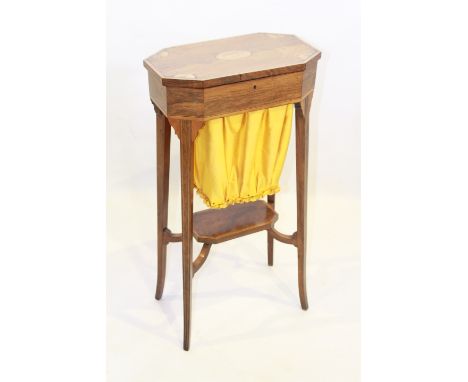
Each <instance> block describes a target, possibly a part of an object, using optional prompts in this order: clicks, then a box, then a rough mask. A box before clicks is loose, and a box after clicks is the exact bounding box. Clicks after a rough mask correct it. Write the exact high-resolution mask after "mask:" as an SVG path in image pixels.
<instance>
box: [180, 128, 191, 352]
mask: <svg viewBox="0 0 468 382" xmlns="http://www.w3.org/2000/svg"><path fill="white" fill-rule="evenodd" d="M180 173H181V185H182V189H181V195H182V279H183V299H184V350H189V347H190V325H191V315H192V273H193V269H192V236H193V221H192V217H193V141H192V122H191V121H181V123H180Z"/></svg>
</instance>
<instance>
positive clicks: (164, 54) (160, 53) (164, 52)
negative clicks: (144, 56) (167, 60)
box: [158, 50, 169, 57]
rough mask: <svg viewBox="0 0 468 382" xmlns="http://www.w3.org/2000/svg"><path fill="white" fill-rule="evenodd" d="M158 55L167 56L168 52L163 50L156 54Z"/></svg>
mask: <svg viewBox="0 0 468 382" xmlns="http://www.w3.org/2000/svg"><path fill="white" fill-rule="evenodd" d="M158 56H159V57H167V56H169V52H168V51H166V50H163V51H162V52H159V54H158Z"/></svg>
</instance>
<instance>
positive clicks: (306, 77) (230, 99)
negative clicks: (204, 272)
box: [144, 33, 320, 350]
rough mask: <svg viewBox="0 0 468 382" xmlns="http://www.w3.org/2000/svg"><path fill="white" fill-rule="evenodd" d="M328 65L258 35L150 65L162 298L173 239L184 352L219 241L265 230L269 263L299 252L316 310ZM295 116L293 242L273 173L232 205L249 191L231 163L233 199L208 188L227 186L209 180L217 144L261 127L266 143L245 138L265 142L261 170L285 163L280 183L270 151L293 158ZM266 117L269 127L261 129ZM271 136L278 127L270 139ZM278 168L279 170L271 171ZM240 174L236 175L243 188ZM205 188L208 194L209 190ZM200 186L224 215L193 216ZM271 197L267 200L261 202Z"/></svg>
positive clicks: (183, 51) (302, 287)
mask: <svg viewBox="0 0 468 382" xmlns="http://www.w3.org/2000/svg"><path fill="white" fill-rule="evenodd" d="M319 59H320V52H319V51H318V50H316V49H314V48H313V47H311V46H310V45H308V44H306V43H305V42H303V41H302V40H300V39H299V38H297V37H295V36H293V35H283V34H271V33H256V34H250V35H245V36H238V37H232V38H226V39H222V40H213V41H207V42H202V43H196V44H190V45H183V46H177V47H172V48H167V49H164V50H161V51H159V52H158V53H156V54H154V55H152V56H151V57H149V58H147V59H146V60H144V66H145V67H146V69H147V70H148V79H149V90H150V97H151V102H152V103H153V105H154V109H155V111H156V130H157V134H156V135H157V140H156V145H157V146H156V156H157V208H158V215H157V237H158V241H157V262H158V270H157V285H156V299H158V300H159V299H160V298H161V296H162V294H163V289H164V281H165V274H166V250H167V245H168V244H169V243H171V242H182V264H183V266H182V275H183V277H182V278H183V307H184V341H183V347H184V349H185V350H188V349H189V346H190V326H191V306H192V277H193V276H194V274H195V273H196V272H197V271H198V270H199V269H200V267H201V266H202V265H203V263H204V262H205V260H206V258H207V256H208V253H209V251H210V248H211V246H212V245H213V244H217V243H221V242H224V241H227V240H231V239H234V238H237V237H241V236H244V235H248V234H251V233H255V232H259V231H262V230H266V231H267V236H268V238H267V246H268V265H270V266H271V265H273V242H274V240H278V241H280V242H283V243H287V244H292V245H294V246H295V247H297V254H298V284H299V297H300V303H301V307H302V309H304V310H306V309H307V308H308V302H307V292H306V237H307V234H306V233H307V228H306V227H307V224H306V223H307V165H308V146H309V138H308V136H309V135H308V130H309V127H308V125H309V110H310V105H311V100H312V95H313V92H314V84H315V75H316V68H317V61H318V60H319ZM292 105H293V106H292ZM288 107H289V109H288ZM293 109H294V114H295V132H296V147H295V149H296V150H295V152H296V154H295V155H296V192H297V230H296V232H294V233H293V234H291V235H287V234H283V233H280V232H279V231H278V230H276V229H275V226H274V225H275V222H276V221H277V219H278V214H277V212H276V211H275V193H276V192H277V191H278V190H279V188H278V187H277V185H276V184H274V183H275V180H274V176H270V175H267V176H266V177H267V178H268V179H273V180H271V182H272V184H266V183H268V182H266V181H265V182H266V183H265V182H264V183H265V185H264V187H263V189H259V190H258V191H259V193H257V194H255V192H254V193H253V194H252V193H250V192H249V191H246V192H247V194H245V195H241V194H240V193H239V195H237V194H236V195H234V196H233V197H232V198H230V196H229V195H228V194H229V193H234V194H235V193H236V192H237V191H236V190H240V189H242V188H243V187H247V185H245V184H243V183H242V180H240V178H239V177H240V176H241V175H239V174H237V175H236V174H234V175H232V174H231V172H230V167H229V168H228V167H227V166H224V164H223V166H224V167H223V169H224V168H225V167H226V168H227V170H226V171H227V172H228V173H229V174H230V175H229V177H230V178H229V179H231V180H229V179H228V182H226V184H227V186H226V187H231V188H230V189H229V190H227V188H224V189H222V191H221V192H218V194H217V195H221V198H223V197H225V200H223V199H222V200H221V201H220V202H214V201H213V200H211V201H210V195H209V192H208V191H210V190H213V189H216V190H218V189H219V187H218V186H217V185H216V184H215V183H216V182H217V181H218V180H219V179H221V175H220V174H218V173H213V171H211V173H210V171H209V169H210V168H213V167H209V166H213V165H216V163H215V162H217V161H216V160H213V159H212V158H213V156H210V155H211V154H207V153H208V152H218V151H219V150H218V148H217V145H218V144H219V145H222V144H226V142H225V141H224V140H226V141H227V140H228V137H226V136H227V134H228V133H229V134H231V135H232V137H234V138H232V139H234V140H235V142H238V141H236V140H237V139H240V138H238V137H237V136H236V134H237V133H236V131H241V130H242V129H244V130H243V131H244V132H243V133H238V134H244V135H245V134H247V135H248V134H251V135H252V134H253V133H254V131H257V130H254V129H257V128H258V129H260V128H263V130H261V131H262V133H261V137H260V138H261V140H260V141H258V139H260V138H258V137H259V136H260V135H259V134H260V133H258V134H257V133H255V134H256V135H255V137H254V138H252V137H247V138H245V139H246V142H251V141H252V139H256V140H257V141H256V142H257V143H256V144H257V146H255V147H260V149H257V151H258V152H257V153H254V156H255V158H256V159H255V160H254V161H253V162H252V163H257V164H258V163H259V161H260V162H261V161H262V160H264V161H265V162H266V165H263V166H260V165H259V166H258V168H262V169H267V170H265V171H267V172H268V171H270V170H271V169H273V167H272V166H273V164H274V163H277V162H280V165H279V167H278V166H277V167H278V168H276V169H273V170H271V171H270V172H271V173H274V172H275V171H276V174H277V177H279V174H280V173H281V168H282V163H283V162H281V161H279V160H278V159H277V158H273V159H271V160H266V159H265V158H261V155H263V153H267V152H268V150H267V149H268V148H270V149H271V150H270V151H274V153H273V154H274V155H277V156H278V155H280V154H277V153H276V151H277V152H278V153H283V154H281V155H283V156H284V155H285V152H286V151H285V150H286V149H287V144H288V142H289V131H290V130H288V129H287V128H288V126H290V125H291V117H290V115H292V110H293ZM259 110H265V113H266V114H265V113H264V114H261V116H258V119H255V118H257V115H253V114H249V113H256V112H257V111H259ZM278 113H280V114H278ZM288 113H289V114H288ZM235 115H237V116H240V117H239V118H238V119H236V120H235V121H234V122H236V121H237V122H236V123H238V125H239V126H241V127H240V128H237V127H236V126H234V125H233V124H234V122H233V120H232V119H229V118H231V116H235ZM278 115H281V121H283V118H284V123H283V122H281V121H280V122H281V123H280V124H277V125H278V126H279V127H273V119H272V118H273V117H272V116H278ZM288 116H289V117H288ZM232 118H234V117H232ZM249 118H250V119H249ZM275 118H277V117H275ZM288 118H289V120H288ZM257 120H258V121H260V122H255V121H257ZM246 121H247V122H248V123H247V122H246ZM249 121H250V122H249ZM254 122H255V123H257V124H262V126H263V127H258V126H253V125H252V123H254ZM288 123H289V125H288ZM171 126H172V128H173V129H174V131H175V133H176V135H177V137H178V138H179V141H180V169H181V170H180V172H181V199H182V202H181V217H182V233H180V234H176V233H172V232H171V230H170V229H169V228H168V227H167V223H168V198H169V162H170V141H171ZM233 126H234V127H233ZM252 126H253V127H252ZM275 126H276V125H275ZM221 128H223V129H226V130H224V132H223V133H222V134H221V135H219V137H220V138H216V137H217V135H216V134H218V133H219V132H220V130H219V129H221ZM236 129H237V130H236ZM265 129H266V130H265ZM268 129H271V134H270V130H268ZM273 129H279V130H275V134H277V136H278V137H279V138H278V139H277V140H276V141H275V142H273V143H271V142H272V141H271V139H270V135H273V133H274V131H273ZM281 129H283V130H281ZM289 129H290V128H289ZM205 130H206V133H205V132H204V131H205ZM233 131H234V133H232V132H233ZM258 131H260V130H258ZM277 131H279V133H277ZM202 133H203V137H202ZM207 134H212V135H211V136H208V135H207ZM202 139H203V140H202ZM258 142H260V143H258ZM265 142H266V143H265ZM197 144H198V146H197ZM259 145H260V146H259ZM274 145H278V146H274ZM240 146H242V147H240ZM244 146H245V147H246V148H245V150H244ZM234 147H235V149H237V148H239V149H241V148H242V149H243V150H244V151H243V154H242V155H244V156H248V155H250V154H249V153H248V150H250V151H252V149H251V147H252V146H249V143H246V144H245V145H240V144H237V146H236V145H234ZM249 147H250V148H249ZM276 147H279V149H276ZM228 148H229V147H228V146H226V151H225V152H223V153H222V154H213V155H221V156H222V158H228V159H226V160H228V161H231V162H232V160H231V159H229V155H231V157H232V156H238V154H235V155H234V154H232V153H231V154H229V153H230V151H229V150H228ZM217 150H218V151H217ZM281 150H282V151H281ZM254 151H255V150H254ZM265 155H267V154H265ZM280 159H282V160H284V158H280ZM236 160H237V159H236ZM255 161H256V162H255ZM268 161H269V162H268ZM231 162H229V163H231ZM270 162H271V163H273V164H272V165H271V166H270V165H269V163H270ZM223 163H224V162H223ZM226 163H227V162H226ZM246 163H249V162H247V161H246V160H245V161H244V162H243V163H241V165H240V167H241V168H242V169H243V171H244V172H247V173H248V174H251V173H252V171H253V170H252V169H253V167H255V166H257V164H254V165H252V166H250V165H246ZM233 166H234V165H233ZM269 169H270V170H269ZM223 171H224V170H223ZM259 171H263V170H259ZM234 172H235V171H234ZM194 173H195V175H194ZM268 174H269V173H268ZM257 175H258V174H257ZM232 176H235V180H234V181H232ZM249 176H250V175H249ZM252 176H254V175H252ZM255 176H256V175H255ZM245 179H250V178H248V177H247V178H245ZM252 179H253V178H252ZM255 179H256V180H255V182H257V183H255V184H250V185H248V186H250V187H253V188H254V189H256V188H255V187H257V188H258V187H260V186H259V184H260V183H261V185H263V183H262V182H263V181H264V180H263V179H264V177H261V176H260V177H259V176H257V177H256V178H255ZM265 179H266V178H265ZM233 182H234V186H232V184H233ZM247 183H248V182H247ZM213 184H214V185H213ZM204 185H206V189H207V190H208V191H207V192H205V191H204V190H203V187H204ZM194 187H195V188H196V189H197V191H198V192H199V194H200V195H201V196H202V197H203V198H204V201H205V202H206V203H208V205H209V206H211V207H216V208H209V209H206V210H203V211H200V212H196V213H193V190H194ZM216 187H218V188H216ZM232 187H234V188H232ZM236 187H237V188H236ZM260 188H261V187H260ZM226 190H227V191H226ZM230 190H231V191H230ZM232 190H234V191H232ZM239 192H240V191H239ZM264 197H266V201H265V200H262V199H263V198H264ZM209 203H212V204H209ZM216 203H217V204H216ZM193 238H195V240H197V241H198V242H201V243H203V247H202V249H201V252H200V254H199V255H198V257H196V258H195V260H193V256H192V251H193V247H192V240H193Z"/></svg>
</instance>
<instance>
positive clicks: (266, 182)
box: [194, 104, 293, 208]
mask: <svg viewBox="0 0 468 382" xmlns="http://www.w3.org/2000/svg"><path fill="white" fill-rule="evenodd" d="M292 113H293V107H292V104H290V105H284V106H278V107H272V108H268V109H263V110H257V111H252V112H247V113H243V114H236V115H232V116H229V117H222V118H215V119H212V120H209V121H207V122H205V124H204V126H203V127H202V128H201V129H200V130H199V132H198V136H197V138H196V139H195V156H194V160H195V163H194V185H195V188H196V189H197V192H198V194H199V195H200V197H201V198H202V199H203V201H204V202H205V204H206V205H207V206H208V207H212V208H224V207H227V206H229V205H231V204H235V203H245V202H251V201H254V200H257V199H260V198H262V197H264V196H265V195H271V194H274V193H276V192H278V191H279V178H280V176H281V171H282V169H283V165H284V160H285V158H286V153H287V150H288V145H289V139H290V136H291V125H292Z"/></svg>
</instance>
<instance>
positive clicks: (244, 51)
mask: <svg viewBox="0 0 468 382" xmlns="http://www.w3.org/2000/svg"><path fill="white" fill-rule="evenodd" d="M319 58H320V52H319V51H318V50H317V49H315V48H313V47H312V46H310V45H308V44H307V43H305V42H304V41H302V40H301V39H299V38H298V37H296V36H294V35H287V34H273V33H254V34H249V35H244V36H237V37H231V38H225V39H220V40H212V41H205V42H200V43H195V44H189V45H180V46H176V47H172V48H166V49H163V50H161V51H159V52H158V53H156V54H154V55H152V56H150V57H148V58H147V59H146V60H144V65H145V67H146V69H148V71H150V72H154V73H155V74H156V75H157V76H158V77H160V78H161V80H162V85H164V86H170V87H186V88H187V87H189V88H209V87H213V86H219V85H224V84H231V83H235V82H241V81H247V80H253V79H257V78H263V77H268V76H274V75H280V74H286V73H293V72H299V71H304V70H305V67H306V64H307V63H308V62H310V61H312V60H317V59H319Z"/></svg>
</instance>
